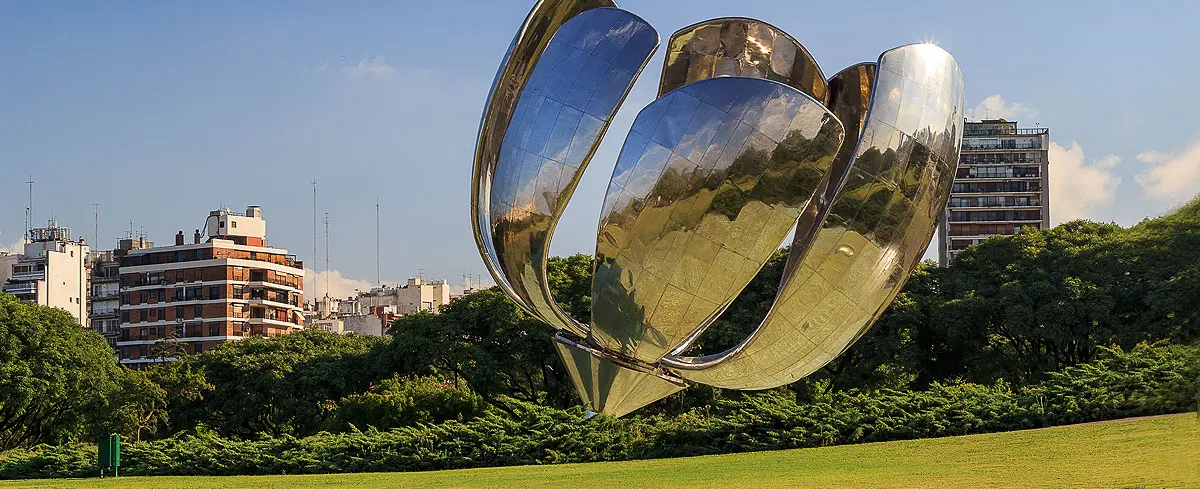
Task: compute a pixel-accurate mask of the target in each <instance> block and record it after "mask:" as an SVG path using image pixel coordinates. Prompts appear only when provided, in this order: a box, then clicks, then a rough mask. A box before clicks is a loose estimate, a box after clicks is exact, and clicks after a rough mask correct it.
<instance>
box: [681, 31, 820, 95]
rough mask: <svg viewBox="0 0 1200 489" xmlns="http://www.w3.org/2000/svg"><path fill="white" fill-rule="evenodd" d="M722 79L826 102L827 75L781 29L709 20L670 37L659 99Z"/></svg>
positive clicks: (806, 51)
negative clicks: (754, 82) (763, 84)
mask: <svg viewBox="0 0 1200 489" xmlns="http://www.w3.org/2000/svg"><path fill="white" fill-rule="evenodd" d="M720 76H744V77H748V78H763V79H766V80H774V81H777V82H780V83H783V84H786V85H790V86H791V87H792V88H795V89H796V90H799V91H801V92H803V93H806V94H808V95H809V96H811V97H812V98H814V99H817V100H818V101H820V102H821V103H822V104H825V103H827V102H828V96H829V95H828V94H829V90H828V86H827V83H826V81H825V75H823V74H821V67H820V66H817V62H816V60H814V59H813V57H812V55H811V54H808V50H807V49H804V46H802V45H800V43H799V42H797V41H796V39H794V38H792V36H789V35H788V34H787V33H786V32H783V31H781V30H779V28H777V27H775V26H773V25H771V24H768V23H766V22H763V21H761V20H754V19H747V18H743V17H726V18H722V19H713V20H706V21H704V22H700V23H698V24H692V25H690V26H687V27H684V28H683V29H680V30H679V31H677V32H675V34H672V35H671V39H670V40H669V41H668V42H667V55H666V59H665V63H664V66H663V72H662V78H661V79H660V80H659V83H658V95H659V96H660V97H661V96H662V95H663V94H665V93H667V92H670V91H671V90H675V89H676V88H679V87H682V86H684V85H687V84H688V83H695V82H698V81H700V80H705V79H708V78H716V77H720Z"/></svg>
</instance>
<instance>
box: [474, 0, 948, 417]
mask: <svg viewBox="0 0 1200 489" xmlns="http://www.w3.org/2000/svg"><path fill="white" fill-rule="evenodd" d="M612 7H615V5H614V4H613V3H612V2H610V1H601V0H591V1H565V0H563V1H553V0H546V1H542V2H539V3H538V4H536V5H535V6H534V8H533V11H532V12H531V13H530V15H529V17H528V18H527V19H526V22H525V24H524V25H523V26H522V27H521V29H520V31H518V33H517V36H516V38H514V40H513V44H512V46H510V48H509V51H508V53H507V54H506V55H505V58H504V61H503V62H502V64H501V68H500V71H499V72H498V73H497V76H496V81H495V82H494V84H493V89H492V93H491V95H490V96H489V98H488V103H487V107H486V109H485V111H484V116H483V120H482V122H481V125H480V134H479V143H478V146H477V151H476V159H475V173H474V175H473V181H472V194H471V195H472V196H471V199H472V201H471V202H472V225H473V229H474V231H475V236H476V241H477V244H478V245H479V250H480V254H481V255H482V256H483V258H484V261H485V263H486V264H487V266H488V267H489V269H490V270H491V271H492V274H493V276H494V277H495V278H496V282H497V283H498V284H499V286H500V287H501V288H502V289H503V290H504V291H505V292H506V293H507V294H508V295H509V296H510V297H512V298H513V300H514V301H515V302H517V303H518V304H519V305H520V306H521V307H522V308H523V309H525V310H526V311H527V312H529V313H530V314H532V315H534V316H535V317H537V318H539V319H541V320H543V321H545V322H547V323H548V324H550V325H552V326H554V327H556V328H559V329H560V334H559V336H558V338H557V339H556V344H555V346H556V348H557V350H558V352H559V354H560V355H561V356H562V358H563V361H564V363H565V365H566V368H567V371H568V374H569V375H570V376H571V378H572V380H573V381H574V382H575V385H576V387H577V389H578V390H579V393H580V397H581V398H582V399H583V400H584V402H586V403H587V404H588V405H589V406H590V407H591V408H592V409H594V410H596V411H601V412H605V413H608V414H610V415H615V416H620V415H622V414H625V413H628V412H630V411H632V410H635V409H637V408H638V407H641V406H643V405H645V404H648V403H650V402H653V401H655V400H657V399H660V398H662V397H664V396H667V395H670V394H672V393H674V392H677V391H679V390H680V389H683V388H685V387H686V384H685V383H684V382H683V380H682V379H681V377H682V378H686V379H688V380H692V381H696V382H703V383H706V384H710V385H714V386H719V387H728V388H739V389H764V388H770V387H774V386H778V385H783V384H786V383H790V382H793V381H795V380H797V379H799V378H802V377H803V376H805V375H808V374H810V373H812V372H813V371H815V370H816V369H818V368H820V367H822V366H823V365H825V364H826V363H828V362H829V361H830V360H832V359H833V358H835V357H836V356H837V355H839V354H841V353H842V352H843V351H845V349H846V348H848V347H849V345H851V344H852V343H853V342H854V340H856V339H857V338H858V337H860V336H861V335H862V334H863V333H864V332H865V331H866V330H867V328H869V327H870V325H871V324H872V323H873V322H874V321H875V319H876V318H877V317H878V316H879V314H880V313H882V311H883V310H884V308H886V307H887V305H888V303H889V302H891V300H892V298H893V297H894V296H895V294H896V293H898V292H899V290H900V287H901V286H902V285H903V283H904V281H905V280H906V279H907V277H908V275H909V273H911V271H912V269H913V268H914V267H915V266H916V264H917V263H918V262H919V260H920V259H921V256H922V255H923V253H924V251H925V247H926V246H927V245H928V243H929V240H930V237H931V236H932V234H933V232H934V230H935V227H936V222H937V217H938V214H939V213H940V212H941V209H942V207H943V205H944V204H945V202H946V200H947V198H948V195H949V190H950V187H951V184H952V180H953V176H954V173H955V169H956V166H957V160H958V158H957V154H958V149H959V142H960V138H961V132H962V125H963V119H962V116H963V81H962V75H961V73H960V72H959V70H958V66H957V64H956V63H955V61H954V59H953V57H951V56H950V55H949V54H948V53H947V52H946V51H944V50H943V49H941V48H939V47H937V46H934V45H931V44H915V45H909V46H902V47H899V48H896V49H893V50H890V51H887V52H885V53H883V55H882V56H880V58H879V60H878V62H877V63H861V64H857V65H853V66H851V67H849V68H846V69H844V70H842V71H841V72H839V73H837V74H836V75H834V76H833V77H832V78H830V79H829V80H825V79H824V76H823V75H822V74H821V70H820V67H819V66H818V65H817V63H816V62H815V61H814V60H813V58H812V56H811V55H809V53H808V51H806V50H805V49H804V47H803V46H801V45H800V44H799V43H798V42H796V40H795V39H794V38H792V37H791V36H788V35H787V34H786V33H784V32H782V31H780V30H779V29H777V28H775V27H773V26H771V25H769V24H766V23H764V22H761V21H757V20H753V19H744V18H722V19H714V20H710V21H705V22H701V23H698V24H695V25H692V26H689V27H686V28H684V29H681V30H679V31H678V32H676V33H675V34H674V35H672V36H671V39H670V41H669V43H668V48H667V51H668V52H667V56H666V60H665V62H664V68H663V73H662V77H661V79H660V81H659V98H658V100H656V101H654V102H653V103H651V104H650V105H648V106H647V107H645V108H644V109H643V110H642V111H641V112H640V113H639V114H638V117H637V119H636V120H635V122H634V125H633V128H632V130H631V131H630V133H629V135H628V136H627V137H626V140H625V143H624V145H623V147H622V149H621V153H620V155H619V156H618V161H617V164H616V168H615V169H614V171H613V175H612V178H611V180H610V184H609V188H608V192H607V193H606V196H605V201H604V206H603V210H602V213H601V221H600V226H599V231H598V238H597V246H596V258H595V260H596V261H595V266H596V269H595V271H596V274H595V278H594V282H593V291H592V300H593V302H592V322H591V324H590V325H584V324H581V323H579V322H578V321H576V320H574V319H572V318H570V317H569V316H567V315H566V314H565V313H564V312H563V311H562V309H561V308H560V307H558V305H557V304H556V303H555V302H554V299H553V297H552V296H551V294H550V291H549V288H548V285H547V280H546V258H547V252H548V250H549V242H550V236H551V234H552V233H553V230H554V228H555V225H556V224H557V222H558V220H559V218H560V217H561V216H562V212H563V210H564V208H565V205H566V201H567V199H569V198H570V196H571V194H572V192H573V190H574V188H575V186H576V185H577V184H578V182H579V177H580V175H581V173H582V171H583V169H584V168H585V167H586V165H587V163H588V161H589V160H590V158H591V157H592V154H593V153H594V152H595V149H596V147H597V145H598V144H599V142H600V140H601V139H602V137H603V135H604V132H605V130H606V129H607V127H608V124H609V122H610V121H611V119H612V117H613V114H614V113H615V111H616V110H617V108H618V107H619V105H620V104H621V102H622V100H623V99H624V97H625V95H626V94H627V93H628V91H629V89H630V88H631V86H632V84H633V80H634V79H635V78H636V77H637V75H638V73H639V72H640V70H641V69H642V67H643V66H644V65H645V63H646V60H647V59H648V58H649V57H650V55H651V53H652V52H653V51H654V49H655V48H656V46H657V43H658V36H657V34H656V33H655V32H654V30H653V29H652V28H651V27H650V26H649V25H647V24H646V23H645V22H644V21H642V20H641V19H639V18H637V17H636V16H634V15H633V14H630V13H628V12H625V11H622V10H618V9H615V8H612ZM793 229H794V232H792V230H793ZM789 232H792V233H791V236H790V240H791V245H792V248H791V251H790V254H789V257H788V262H787V265H786V268H785V270H784V274H783V278H782V280H781V283H780V285H779V290H778V295H777V297H776V299H775V301H774V303H773V304H772V307H771V309H770V312H769V313H768V314H767V316H766V317H765V318H764V319H763V321H762V323H761V324H760V325H759V327H758V328H757V329H756V330H755V331H754V332H753V333H752V334H751V335H750V337H748V338H746V339H745V340H744V341H743V342H741V344H739V345H738V346H736V347H734V348H731V349H730V350H728V351H725V352H721V353H718V354H714V355H708V356H703V357H687V356H684V355H683V354H682V353H681V352H683V351H685V350H686V349H687V347H688V345H689V344H690V343H691V342H692V341H693V340H695V339H696V338H697V337H699V335H701V334H702V333H703V331H704V328H706V327H707V326H708V325H710V324H712V323H713V321H715V320H716V318H718V317H719V315H720V314H721V313H722V311H723V310H724V309H725V307H727V306H728V305H729V303H730V302H731V301H732V300H733V299H734V298H735V297H736V296H737V295H738V294H739V293H740V292H741V290H742V289H743V288H744V287H745V286H746V284H748V283H749V281H750V280H751V279H752V278H753V277H754V276H755V275H756V274H757V273H758V272H759V270H760V269H761V268H762V266H763V264H764V263H765V261H766V260H767V258H768V257H769V256H770V255H771V254H772V253H773V252H774V251H775V250H776V249H777V247H778V246H779V244H780V243H781V242H784V241H785V240H786V239H788V235H789Z"/></svg>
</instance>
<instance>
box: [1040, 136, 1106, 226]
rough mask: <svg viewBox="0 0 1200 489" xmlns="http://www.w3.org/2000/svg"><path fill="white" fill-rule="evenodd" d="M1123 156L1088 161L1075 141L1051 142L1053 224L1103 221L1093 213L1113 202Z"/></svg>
mask: <svg viewBox="0 0 1200 489" xmlns="http://www.w3.org/2000/svg"><path fill="white" fill-rule="evenodd" d="M1120 162H1121V158H1120V157H1118V156H1117V155H1113V154H1109V155H1104V156H1102V157H1100V158H1099V159H1094V160H1090V161H1089V160H1088V159H1087V157H1086V155H1084V152H1083V147H1082V146H1080V145H1079V143H1077V142H1075V141H1071V144H1070V145H1069V146H1066V147H1064V146H1062V145H1059V144H1058V143H1055V142H1051V143H1050V165H1049V171H1050V209H1051V211H1050V218H1051V220H1052V221H1053V222H1052V224H1059V223H1063V222H1067V221H1071V220H1075V219H1083V218H1088V219H1097V220H1104V219H1102V218H1101V217H1100V216H1096V215H1094V214H1093V213H1092V212H1093V211H1094V210H1095V209H1096V208H1097V207H1099V206H1101V205H1104V204H1107V203H1109V202H1112V200H1113V195H1114V193H1115V192H1116V190H1117V186H1118V185H1120V184H1121V177H1118V176H1117V175H1116V173H1115V171H1114V170H1115V168H1116V166H1117V164H1118V163H1120Z"/></svg>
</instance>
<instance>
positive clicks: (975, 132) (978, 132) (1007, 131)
mask: <svg viewBox="0 0 1200 489" xmlns="http://www.w3.org/2000/svg"><path fill="white" fill-rule="evenodd" d="M1049 133H1050V129H1048V128H1045V127H1029V128H1023V129H1015V128H996V129H965V130H964V131H963V136H965V137H986V136H1037V135H1039V134H1049Z"/></svg>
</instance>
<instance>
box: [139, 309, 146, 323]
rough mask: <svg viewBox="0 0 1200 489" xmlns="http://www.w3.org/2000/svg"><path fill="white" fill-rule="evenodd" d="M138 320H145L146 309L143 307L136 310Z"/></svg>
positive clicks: (140, 321) (141, 321)
mask: <svg viewBox="0 0 1200 489" xmlns="http://www.w3.org/2000/svg"><path fill="white" fill-rule="evenodd" d="M138 322H139V323H144V322H146V310H145V309H142V310H141V311H138Z"/></svg>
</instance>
